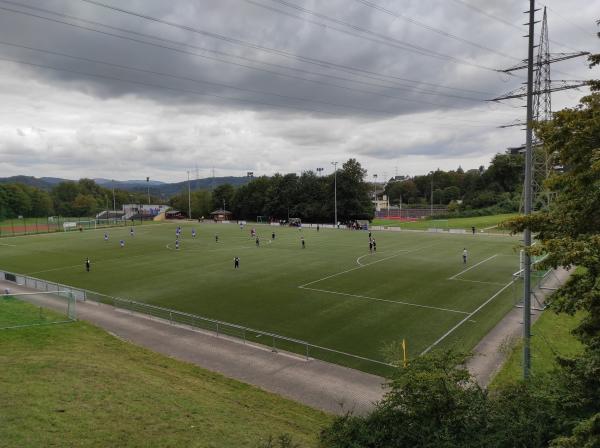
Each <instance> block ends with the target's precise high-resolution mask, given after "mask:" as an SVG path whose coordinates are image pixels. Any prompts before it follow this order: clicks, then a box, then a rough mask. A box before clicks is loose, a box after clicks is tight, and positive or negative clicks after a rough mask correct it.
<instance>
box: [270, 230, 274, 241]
mask: <svg viewBox="0 0 600 448" xmlns="http://www.w3.org/2000/svg"><path fill="white" fill-rule="evenodd" d="M271 239H272V240H273V241H274V240H275V232H273V233H271Z"/></svg>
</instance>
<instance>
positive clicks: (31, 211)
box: [0, 179, 147, 219]
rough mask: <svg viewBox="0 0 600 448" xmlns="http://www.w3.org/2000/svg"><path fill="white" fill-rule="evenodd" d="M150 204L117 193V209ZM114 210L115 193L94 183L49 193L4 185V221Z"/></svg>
mask: <svg viewBox="0 0 600 448" xmlns="http://www.w3.org/2000/svg"><path fill="white" fill-rule="evenodd" d="M146 201H147V197H146V196H145V195H143V194H136V193H131V192H128V191H123V190H115V191H114V202H115V204H114V205H115V206H116V207H117V209H120V208H121V205H122V204H126V203H132V202H133V203H138V202H143V203H145V202H146ZM112 208H113V191H112V190H109V189H106V188H102V187H101V186H99V185H98V184H96V182H94V181H93V180H91V179H81V180H79V181H78V182H61V183H59V184H57V185H56V186H55V187H54V188H52V190H51V191H49V192H48V191H45V190H41V189H39V188H36V187H31V186H28V185H23V184H4V185H0V219H5V218H16V217H18V216H25V217H46V216H53V215H61V216H93V215H95V214H96V213H98V212H99V211H102V210H112Z"/></svg>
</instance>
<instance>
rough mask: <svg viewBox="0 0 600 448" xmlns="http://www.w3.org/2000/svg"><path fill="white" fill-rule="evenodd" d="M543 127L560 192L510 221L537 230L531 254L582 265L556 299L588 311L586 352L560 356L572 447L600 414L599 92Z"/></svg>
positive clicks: (560, 306)
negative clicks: (560, 168) (539, 207)
mask: <svg viewBox="0 0 600 448" xmlns="http://www.w3.org/2000/svg"><path fill="white" fill-rule="evenodd" d="M536 132H537V134H538V136H539V137H540V139H541V140H542V142H543V144H544V146H545V150H546V151H548V152H549V153H551V154H557V157H558V161H559V163H560V164H561V165H562V166H564V167H565V171H564V173H556V174H554V175H553V176H552V177H551V178H550V179H549V180H548V185H547V186H548V187H549V188H550V189H551V191H555V192H556V193H557V196H556V199H555V200H554V201H553V203H552V205H551V207H550V208H549V209H548V210H545V211H541V212H538V213H534V214H532V215H530V216H528V217H521V218H518V219H515V220H513V221H511V222H510V223H509V226H510V227H511V228H512V229H513V231H521V230H523V229H524V228H525V227H529V228H530V229H531V230H532V231H533V232H534V233H535V234H536V239H538V240H539V241H541V244H539V245H537V246H536V247H535V248H534V249H532V250H531V252H532V253H542V252H544V253H547V255H548V256H547V258H546V260H545V261H544V263H543V264H544V265H545V266H548V267H550V266H551V267H557V266H564V267H567V268H570V267H572V266H578V270H577V271H576V272H575V273H574V274H572V275H571V277H570V279H569V280H568V281H567V282H566V284H565V285H564V286H562V287H561V288H560V289H559V290H558V291H557V292H556V293H555V294H554V296H553V301H552V304H551V307H552V308H553V309H554V310H555V311H557V312H566V313H574V312H576V311H582V312H583V316H584V317H583V319H582V321H581V324H580V325H579V326H578V327H577V328H576V329H575V331H574V334H575V335H576V336H577V337H578V339H579V340H580V341H581V342H582V343H583V344H584V346H585V350H584V352H583V354H581V355H580V356H577V357H574V358H572V359H560V360H559V362H560V366H561V368H560V370H559V372H558V374H557V380H558V386H557V389H559V390H561V392H562V401H561V406H562V408H563V409H564V411H565V413H566V414H567V415H568V416H569V417H570V423H571V424H570V425H569V427H570V429H571V431H572V433H571V434H566V435H564V436H563V437H562V438H560V439H557V442H556V443H557V444H556V446H575V445H568V443H570V442H569V440H578V437H580V436H581V434H582V432H586V431H588V430H594V428H596V430H597V427H598V426H597V424H598V414H599V413H600V93H597V92H594V93H592V94H591V95H589V96H586V97H584V98H583V99H582V100H581V103H580V105H579V106H577V107H575V108H569V109H564V110H562V111H560V112H557V113H555V114H554V118H553V119H552V120H551V121H549V122H546V123H540V124H538V125H537V129H536ZM575 425H577V426H575ZM588 435H589V431H588ZM596 440H597V439H596ZM580 446H585V445H580ZM589 446H594V445H589ZM596 446H597V445H596Z"/></svg>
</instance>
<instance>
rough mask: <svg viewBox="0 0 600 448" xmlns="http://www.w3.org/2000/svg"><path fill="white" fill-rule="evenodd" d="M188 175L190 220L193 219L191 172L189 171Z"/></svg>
mask: <svg viewBox="0 0 600 448" xmlns="http://www.w3.org/2000/svg"><path fill="white" fill-rule="evenodd" d="M187 175H188V218H189V219H192V189H191V187H190V170H188V172H187Z"/></svg>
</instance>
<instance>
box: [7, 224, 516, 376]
mask: <svg viewBox="0 0 600 448" xmlns="http://www.w3.org/2000/svg"><path fill="white" fill-rule="evenodd" d="M183 225H184V239H183V242H182V246H181V250H180V251H174V250H169V249H168V248H167V245H169V247H171V248H172V247H173V246H174V244H173V243H174V239H175V236H174V228H175V226H174V224H164V225H152V226H144V227H137V228H136V236H135V237H134V238H131V237H130V236H129V235H128V230H129V229H128V228H121V229H111V230H110V231H109V233H110V240H109V241H108V242H104V241H103V238H102V234H103V231H86V232H82V233H79V232H76V233H69V234H62V233H61V234H52V235H41V236H31V237H22V238H12V239H8V240H5V241H6V242H9V243H10V244H13V245H14V246H2V247H0V269H1V268H4V269H7V270H12V271H15V272H19V273H31V274H32V275H34V276H36V277H39V278H44V279H48V280H52V281H59V282H63V283H65V284H70V285H74V286H79V287H83V288H87V289H90V290H94V291H99V292H103V293H107V294H112V295H118V296H119V297H125V298H131V299H134V300H138V301H144V302H149V303H154V304H158V305H162V306H166V307H170V308H175V309H178V310H182V311H187V312H191V313H195V314H200V315H204V316H207V317H213V318H217V319H221V320H225V321H229V322H233V323H239V324H242V325H246V326H249V327H253V328H257V329H259V330H264V331H271V332H275V333H279V334H283V335H285V336H289V337H294V338H299V339H304V340H307V341H308V342H311V343H314V344H318V345H322V346H326V347H331V348H334V349H337V350H342V351H347V352H350V353H354V354H357V355H362V356H367V357H373V358H377V359H382V355H381V347H382V346H383V345H384V344H386V343H389V342H393V341H398V340H401V339H402V338H406V339H407V341H408V344H409V351H410V354H411V356H414V355H416V354H418V353H420V352H421V351H422V350H423V349H425V348H426V347H427V346H428V345H430V344H431V343H433V342H434V341H435V340H436V339H438V338H439V337H440V336H442V335H443V334H444V333H445V332H447V331H448V330H449V329H451V328H452V327H453V326H455V325H456V324H457V323H459V322H460V321H461V320H462V319H463V318H464V317H465V316H466V314H461V313H454V312H448V311H444V310H436V309H431V308H426V307H439V308H450V309H453V310H457V311H461V312H463V313H469V312H471V311H473V310H474V309H476V308H477V307H478V306H479V305H480V304H482V303H483V302H484V301H486V300H487V299H488V298H490V297H491V296H492V295H494V294H495V293H496V292H497V291H498V290H499V289H500V288H502V286H503V285H505V284H506V283H507V282H509V281H510V280H511V274H512V273H513V272H514V271H515V270H516V268H517V265H518V255H517V254H516V253H515V252H514V251H513V248H514V247H515V245H516V244H517V243H518V239H517V238H512V237H506V236H484V235H477V236H476V237H473V236H472V235H435V234H429V233H414V232H406V233H402V232H399V233H395V232H394V233H392V232H375V233H374V236H375V237H376V239H377V242H378V252H377V253H376V254H369V252H368V241H367V233H366V232H364V231H335V230H321V232H316V231H315V230H309V229H304V230H303V232H302V234H303V235H304V237H305V239H306V242H307V248H306V249H305V250H303V249H301V247H300V240H299V238H300V235H301V233H300V232H299V231H298V230H295V229H290V228H280V227H275V228H272V227H267V226H258V227H257V229H258V232H259V234H260V235H261V238H262V244H261V247H260V248H258V249H257V248H256V247H255V244H254V241H253V240H251V239H250V238H249V236H248V233H249V228H248V227H247V228H246V229H244V231H243V232H242V231H240V229H239V228H238V227H237V226H235V225H230V226H228V225H211V224H203V225H201V226H199V225H197V224H196V225H195V227H196V229H197V230H199V236H198V237H197V238H196V239H195V240H192V239H191V238H190V231H191V230H190V229H191V224H183ZM273 230H274V231H275V232H276V233H277V237H276V239H275V241H274V242H272V243H271V244H269V241H268V240H269V239H270V234H271V231H273ZM215 232H218V233H219V236H220V240H219V243H216V242H215V240H214V234H215ZM121 238H123V239H125V240H126V247H125V248H124V249H120V248H119V247H118V240H119V239H121ZM463 247H467V248H468V250H469V253H470V259H469V265H468V266H469V267H470V266H473V265H475V264H476V263H479V262H482V261H484V260H485V259H487V258H489V257H491V256H493V255H497V256H496V257H495V258H493V259H491V260H489V261H486V262H484V263H483V264H481V265H479V266H477V267H475V268H473V269H472V270H470V271H469V272H466V273H464V274H463V275H461V276H460V278H461V279H463V280H466V281H455V280H449V278H450V277H452V276H454V275H455V274H457V273H458V272H460V271H462V270H463V269H464V266H463V264H462V260H461V253H462V249H463ZM236 255H237V256H239V257H240V258H241V269H240V270H238V271H234V270H233V263H232V259H233V257H234V256H236ZM87 256H89V257H90V258H91V259H92V272H91V273H86V272H85V270H84V269H83V260H84V259H85V257H87ZM359 258H360V259H359ZM357 259H359V261H360V262H361V263H362V264H367V263H372V264H371V265H369V266H366V267H360V266H359V265H358V264H357ZM337 274H339V275H337ZM326 277H328V278H326ZM319 279H322V281H318V282H316V283H312V284H311V285H309V286H310V287H311V288H315V289H318V290H320V291H316V290H308V289H300V288H298V286H299V285H302V284H306V283H308V282H313V281H315V280H319ZM481 282H483V283H481ZM323 290H329V291H335V292H336V293H337V294H332V293H328V292H323ZM344 294H346V295H344ZM347 294H350V295H347ZM370 298H374V299H382V300H371V299H370ZM398 302H410V303H413V304H417V305H422V306H425V307H418V306H407V305H404V304H401V303H398ZM512 305H513V297H512V291H511V288H508V289H507V290H506V291H505V292H504V293H503V294H501V295H500V296H498V297H497V298H496V299H495V300H494V301H492V302H491V303H489V304H488V305H486V307H484V308H483V309H482V310H481V312H479V313H477V314H476V315H475V316H473V318H472V319H470V320H469V321H467V322H465V323H464V324H463V325H462V326H461V327H460V328H459V329H458V330H457V331H455V332H453V333H452V335H451V337H449V338H447V339H445V340H444V344H446V345H448V344H455V343H458V344H461V346H463V348H464V347H466V348H470V347H472V346H473V345H475V344H476V343H477V341H478V340H479V339H480V338H481V337H482V336H483V335H484V334H485V333H486V332H487V331H489V329H490V328H492V327H493V325H494V324H495V323H496V322H497V321H498V320H499V319H500V318H501V317H502V316H503V315H504V314H505V313H506V312H507V311H508V310H509V309H510V308H511V307H512ZM311 355H312V356H316V357H323V356H324V355H325V354H324V353H314V352H312V353H311ZM325 359H328V360H332V361H336V362H343V363H345V364H346V365H350V366H352V367H357V368H361V369H365V370H369V371H373V372H377V373H382V372H381V371H380V370H377V369H374V366H373V365H372V364H370V363H363V362H355V363H354V362H353V363H347V362H346V361H344V360H343V359H341V358H337V357H329V358H325Z"/></svg>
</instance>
